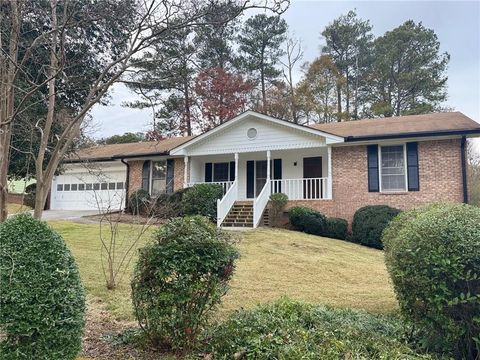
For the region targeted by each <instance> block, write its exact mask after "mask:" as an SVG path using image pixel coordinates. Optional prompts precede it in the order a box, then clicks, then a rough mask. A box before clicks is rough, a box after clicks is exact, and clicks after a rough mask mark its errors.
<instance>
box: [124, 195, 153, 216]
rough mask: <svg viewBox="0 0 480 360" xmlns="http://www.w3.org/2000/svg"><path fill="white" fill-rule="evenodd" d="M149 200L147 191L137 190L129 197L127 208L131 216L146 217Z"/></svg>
mask: <svg viewBox="0 0 480 360" xmlns="http://www.w3.org/2000/svg"><path fill="white" fill-rule="evenodd" d="M151 200H152V199H151V198H150V194H149V193H148V191H146V190H143V189H139V190H136V191H134V192H133V193H132V194H131V195H130V198H129V199H128V207H129V208H130V211H131V212H132V214H133V215H140V214H141V215H148V212H149V209H150V202H151Z"/></svg>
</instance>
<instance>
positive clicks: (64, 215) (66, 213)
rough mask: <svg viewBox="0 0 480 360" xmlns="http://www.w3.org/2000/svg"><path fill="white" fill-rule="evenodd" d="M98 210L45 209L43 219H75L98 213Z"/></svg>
mask: <svg viewBox="0 0 480 360" xmlns="http://www.w3.org/2000/svg"><path fill="white" fill-rule="evenodd" d="M96 214H98V211H96V210H45V211H44V212H43V214H42V220H44V221H51V220H68V221H75V220H78V219H80V218H82V217H84V216H90V215H96Z"/></svg>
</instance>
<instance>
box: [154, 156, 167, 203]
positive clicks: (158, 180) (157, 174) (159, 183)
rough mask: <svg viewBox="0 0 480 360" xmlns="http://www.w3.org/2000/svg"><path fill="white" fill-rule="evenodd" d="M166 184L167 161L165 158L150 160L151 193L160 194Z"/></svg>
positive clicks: (164, 189)
mask: <svg viewBox="0 0 480 360" xmlns="http://www.w3.org/2000/svg"><path fill="white" fill-rule="evenodd" d="M166 185H167V162H166V161H165V160H161V161H154V162H152V195H158V194H162V193H164V192H165V191H166V189H167V188H166Z"/></svg>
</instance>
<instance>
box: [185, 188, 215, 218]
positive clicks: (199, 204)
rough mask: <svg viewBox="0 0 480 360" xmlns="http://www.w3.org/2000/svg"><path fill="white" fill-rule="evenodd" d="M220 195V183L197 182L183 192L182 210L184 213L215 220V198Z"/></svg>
mask: <svg viewBox="0 0 480 360" xmlns="http://www.w3.org/2000/svg"><path fill="white" fill-rule="evenodd" d="M222 197H223V187H222V185H219V184H197V185H194V186H192V187H191V188H189V189H188V190H187V191H185V194H183V198H182V203H183V210H184V211H185V214H186V215H202V216H206V217H208V218H209V219H210V220H212V221H217V200H218V199H221V198H222Z"/></svg>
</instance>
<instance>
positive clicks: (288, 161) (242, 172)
mask: <svg viewBox="0 0 480 360" xmlns="http://www.w3.org/2000/svg"><path fill="white" fill-rule="evenodd" d="M185 162H186V165H187V166H185V175H184V179H188V181H187V182H186V183H185V184H184V186H185V187H190V186H193V185H195V184H201V183H216V184H220V185H221V186H222V187H223V190H224V196H223V198H222V199H220V200H219V201H218V203H217V214H218V219H217V225H218V226H222V224H223V223H224V220H225V219H226V218H227V216H228V214H229V213H230V211H231V210H232V208H233V206H234V204H235V203H238V202H244V203H246V204H249V203H250V204H251V206H252V208H253V219H252V223H251V226H252V227H257V226H258V225H259V224H260V223H261V220H262V215H263V212H264V210H265V207H266V206H267V204H268V200H269V198H270V195H271V194H273V193H280V192H281V193H284V194H286V195H287V196H288V199H289V200H325V199H331V196H332V188H331V185H332V177H331V173H332V172H331V148H330V147H328V146H323V147H316V148H307V149H294V150H277V151H271V150H267V151H257V152H247V153H234V154H218V155H203V156H190V157H185Z"/></svg>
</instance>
